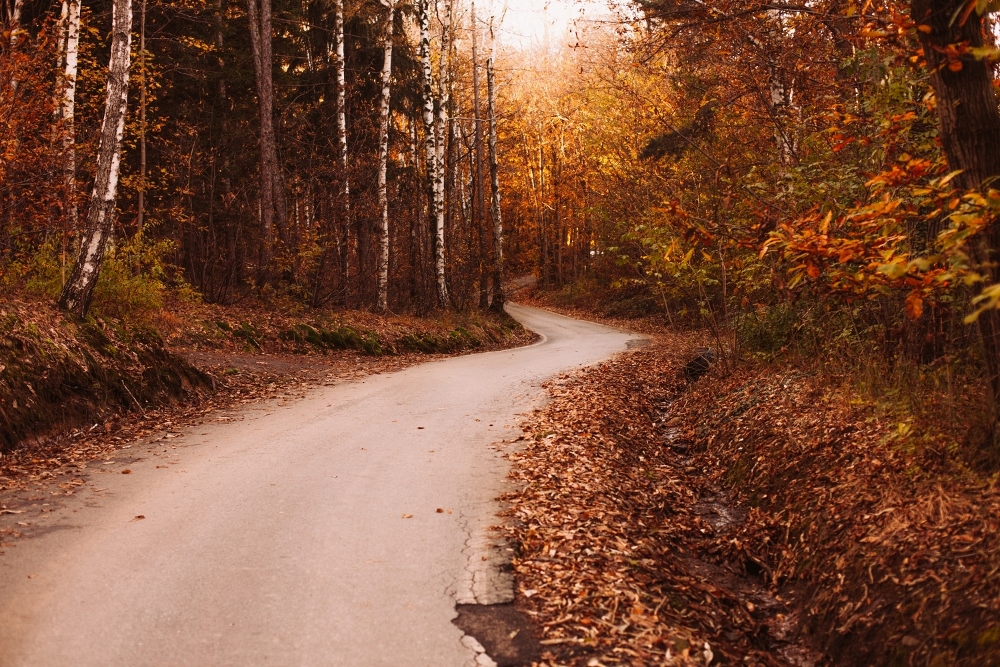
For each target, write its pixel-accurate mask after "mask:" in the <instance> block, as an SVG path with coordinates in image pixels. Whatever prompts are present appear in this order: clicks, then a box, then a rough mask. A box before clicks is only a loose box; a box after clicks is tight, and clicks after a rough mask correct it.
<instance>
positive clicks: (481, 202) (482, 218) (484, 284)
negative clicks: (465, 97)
mask: <svg viewBox="0 0 1000 667" xmlns="http://www.w3.org/2000/svg"><path fill="white" fill-rule="evenodd" d="M470 6H471V10H470V12H471V15H472V100H473V102H472V103H473V105H475V106H474V112H473V114H472V115H473V132H474V136H473V142H472V145H473V148H474V153H475V160H476V163H475V169H474V172H475V174H474V176H473V181H474V183H475V186H474V189H475V193H476V199H475V203H474V205H473V209H474V211H475V216H474V217H475V220H476V232H477V233H478V235H479V307H480V309H482V310H486V309H487V308H489V305H490V289H489V269H488V268H487V267H488V262H489V260H488V258H487V254H488V251H487V248H486V234H485V231H484V229H483V228H484V227H485V225H486V201H485V196H484V192H483V191H484V190H485V187H484V186H483V129H482V123H481V121H480V116H479V112H480V109H481V103H480V98H479V52H478V48H477V39H476V34H477V33H478V32H479V29H478V26H477V25H476V3H475V2H472V3H470Z"/></svg>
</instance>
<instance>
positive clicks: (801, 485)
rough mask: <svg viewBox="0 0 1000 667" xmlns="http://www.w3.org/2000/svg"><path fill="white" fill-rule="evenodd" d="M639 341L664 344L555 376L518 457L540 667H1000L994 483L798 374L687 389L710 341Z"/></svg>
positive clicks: (934, 435) (724, 379)
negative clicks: (693, 363)
mask: <svg viewBox="0 0 1000 667" xmlns="http://www.w3.org/2000/svg"><path fill="white" fill-rule="evenodd" d="M555 310H561V311H562V312H564V314H572V315H575V316H578V317H580V316H589V318H590V319H597V320H600V321H603V322H606V323H614V324H618V325H625V326H628V322H627V321H622V320H610V321H609V320H608V319H606V318H600V317H596V316H594V315H593V314H592V313H590V314H587V313H586V312H585V311H580V310H569V309H566V308H555ZM632 328H634V329H640V330H644V331H645V332H646V333H647V334H648V335H650V337H651V343H650V345H649V346H647V347H644V348H642V349H639V350H636V351H633V352H632V353H630V354H625V355H620V356H619V357H617V358H616V359H614V360H612V361H609V362H606V363H604V364H601V365H600V366H598V367H596V368H593V369H589V370H583V371H579V372H576V373H573V374H569V375H565V376H562V377H560V378H558V379H556V380H554V381H553V382H551V383H550V385H549V394H550V402H549V403H548V404H547V405H546V406H545V407H543V408H541V409H540V410H538V411H536V412H535V413H534V414H533V415H532V416H531V417H530V418H529V419H528V420H527V423H526V424H525V428H526V431H527V432H528V433H529V437H528V440H527V442H526V445H525V448H524V449H523V451H521V452H520V453H518V454H515V455H513V456H512V459H513V461H514V463H513V472H512V475H513V477H514V478H515V479H516V480H518V481H520V482H521V484H522V489H521V490H520V491H518V492H516V493H513V494H510V495H509V496H508V497H507V498H506V499H505V500H507V501H508V502H509V503H510V504H511V507H512V510H511V512H510V514H511V517H510V526H511V527H509V528H508V531H509V533H510V534H509V539H510V540H511V541H512V543H514V544H516V545H518V554H517V558H516V559H515V571H516V575H517V578H518V595H519V597H518V601H517V604H518V606H519V607H520V608H521V609H523V610H524V611H525V612H527V613H528V614H529V615H531V616H532V618H533V619H534V620H535V622H536V627H537V628H539V633H538V634H539V637H538V638H539V639H540V641H541V644H542V645H543V646H544V647H545V651H546V652H545V653H544V656H543V660H542V661H541V662H540V663H539V664H542V665H552V666H555V665H588V666H599V665H648V664H676V665H687V664H700V665H704V664H758V665H796V666H811V665H824V664H836V665H858V666H861V665H917V664H919V665H942V666H943V665H997V664H1000V530H998V528H1000V484H998V477H997V474H996V473H995V472H990V471H977V470H974V469H973V468H971V467H969V466H968V465H966V464H965V463H963V462H962V459H961V457H959V456H956V455H955V452H954V449H953V448H949V447H948V446H947V439H946V438H945V437H944V436H943V435H942V434H941V432H940V431H936V430H935V429H934V426H933V424H920V423H912V424H903V425H901V424H900V423H899V422H897V421H895V420H894V419H893V418H892V417H891V416H890V415H886V414H883V413H880V412H879V411H878V410H877V409H876V408H875V406H872V405H869V404H865V403H863V402H859V401H856V400H854V401H852V400H851V398H852V397H851V396H850V395H845V394H844V392H843V388H842V387H839V386H835V385H831V383H829V382H828V381H827V379H825V378H824V377H822V375H820V374H817V373H815V372H812V371H808V372H807V371H805V370H804V369H802V368H796V367H794V366H791V365H785V366H778V365H773V364H754V363H746V364H743V365H742V366H741V367H740V368H738V369H736V370H735V371H732V372H728V373H727V372H724V369H721V368H718V367H716V368H713V370H712V372H710V373H709V375H708V376H706V377H704V378H702V379H701V380H699V381H697V382H695V383H693V384H688V383H687V382H686V381H685V380H684V376H683V372H682V368H683V365H684V363H685V362H686V361H688V360H689V359H690V358H691V356H692V354H693V351H694V349H695V348H697V347H699V346H702V345H705V343H706V341H705V336H704V335H703V334H699V333H698V332H671V331H668V330H666V329H665V328H664V327H661V326H658V324H657V323H655V322H649V321H645V322H642V321H640V322H633V326H632Z"/></svg>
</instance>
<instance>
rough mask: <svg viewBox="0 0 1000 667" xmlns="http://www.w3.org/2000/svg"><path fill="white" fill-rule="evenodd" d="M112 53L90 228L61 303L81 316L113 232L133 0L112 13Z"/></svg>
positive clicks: (117, 0)
mask: <svg viewBox="0 0 1000 667" xmlns="http://www.w3.org/2000/svg"><path fill="white" fill-rule="evenodd" d="M111 32H112V37H111V59H110V62H109V64H108V94H107V98H106V100H105V103H104V120H103V121H102V123H101V138H100V143H99V144H98V148H97V173H96V175H95V177H94V190H93V192H92V194H91V197H90V207H89V209H88V211H87V229H86V231H84V234H83V238H82V239H81V241H80V253H79V256H78V257H77V260H76V264H75V265H74V267H73V273H72V274H71V275H70V278H69V280H68V281H66V284H65V285H64V286H63V290H62V294H61V295H60V296H59V305H60V306H61V307H63V308H65V309H66V310H68V311H70V312H71V313H74V314H76V315H77V316H79V317H83V316H84V315H86V314H87V311H88V310H89V309H90V303H91V300H92V299H93V297H94V286H95V285H96V284H97V278H98V275H99V274H100V271H101V263H102V261H103V259H104V251H105V248H106V247H107V244H108V240H109V238H110V236H111V232H112V222H113V216H114V209H115V196H116V194H117V191H118V172H119V168H120V166H121V142H122V136H123V135H124V133H125V110H126V106H127V103H128V80H129V66H130V65H131V58H130V49H131V45H132V1H131V0H114V4H113V5H112V19H111Z"/></svg>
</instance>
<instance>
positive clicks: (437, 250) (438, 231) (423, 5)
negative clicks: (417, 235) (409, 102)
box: [417, 0, 448, 308]
mask: <svg viewBox="0 0 1000 667" xmlns="http://www.w3.org/2000/svg"><path fill="white" fill-rule="evenodd" d="M417 21H418V22H419V23H420V64H421V72H422V75H423V76H422V82H421V88H422V90H423V98H424V113H423V120H424V135H425V137H424V141H425V144H424V148H425V152H426V160H427V181H428V189H429V192H428V201H429V202H430V219H431V220H432V221H433V223H434V258H435V273H436V283H437V301H438V306H440V307H441V308H445V307H447V305H448V285H447V283H446V282H445V274H444V250H445V248H444V180H443V179H442V178H441V177H440V172H441V160H440V156H439V154H438V147H437V145H438V141H437V139H438V137H437V128H435V125H434V88H433V82H432V81H431V32H430V3H429V0H419V2H418V4H417Z"/></svg>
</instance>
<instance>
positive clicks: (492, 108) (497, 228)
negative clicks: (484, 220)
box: [486, 57, 505, 311]
mask: <svg viewBox="0 0 1000 667" xmlns="http://www.w3.org/2000/svg"><path fill="white" fill-rule="evenodd" d="M486 105H487V110H488V118H489V148H490V213H491V217H492V218H493V303H492V304H490V307H491V308H493V310H496V311H502V310H503V305H504V301H505V297H504V293H503V222H502V220H501V218H500V173H499V168H498V166H497V111H496V84H495V81H494V73H493V58H492V57H491V58H489V59H488V60H487V61H486Z"/></svg>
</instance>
